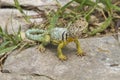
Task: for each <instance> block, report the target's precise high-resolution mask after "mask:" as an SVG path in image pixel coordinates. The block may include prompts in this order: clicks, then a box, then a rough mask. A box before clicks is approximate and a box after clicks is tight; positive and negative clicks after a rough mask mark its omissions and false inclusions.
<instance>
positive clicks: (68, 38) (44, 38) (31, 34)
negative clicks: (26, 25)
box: [26, 19, 88, 61]
mask: <svg viewBox="0 0 120 80" xmlns="http://www.w3.org/2000/svg"><path fill="white" fill-rule="evenodd" d="M87 26H88V23H87V22H86V21H85V20H84V19H80V20H77V21H76V22H75V23H74V24H73V25H71V26H70V27H69V28H68V29H67V28H54V29H51V31H50V32H48V31H46V30H39V29H29V30H28V31H26V37H27V38H28V39H31V40H35V41H39V42H41V44H40V46H39V50H40V51H41V52H44V51H45V47H44V46H45V45H47V44H48V43H52V44H57V45H58V47H57V53H58V55H57V56H58V58H59V59H60V60H62V61H64V60H66V59H67V57H66V56H65V55H64V54H63V53H62V48H64V47H65V46H66V45H67V44H68V43H70V42H74V43H75V44H76V48H77V55H79V56H84V52H83V50H82V48H81V47H80V43H79V40H78V37H79V36H80V35H81V33H82V31H83V29H84V28H86V27H87ZM35 33H36V34H35ZM68 34H69V35H68Z"/></svg>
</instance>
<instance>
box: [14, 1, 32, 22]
mask: <svg viewBox="0 0 120 80" xmlns="http://www.w3.org/2000/svg"><path fill="white" fill-rule="evenodd" d="M14 3H15V7H16V8H17V9H18V10H19V11H20V12H21V13H22V14H23V16H24V19H25V20H26V21H27V22H31V21H30V20H29V17H28V16H27V15H26V14H25V13H24V11H23V9H22V8H21V6H20V4H19V2H18V0H14Z"/></svg>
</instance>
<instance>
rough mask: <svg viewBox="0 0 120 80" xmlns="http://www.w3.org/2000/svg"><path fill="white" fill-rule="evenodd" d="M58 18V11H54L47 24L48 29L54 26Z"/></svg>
mask: <svg viewBox="0 0 120 80" xmlns="http://www.w3.org/2000/svg"><path fill="white" fill-rule="evenodd" d="M58 18H59V15H58V12H56V13H55V14H54V15H53V17H52V18H51V20H50V26H49V28H48V30H51V29H53V28H54V27H55V25H56V23H57V21H58Z"/></svg>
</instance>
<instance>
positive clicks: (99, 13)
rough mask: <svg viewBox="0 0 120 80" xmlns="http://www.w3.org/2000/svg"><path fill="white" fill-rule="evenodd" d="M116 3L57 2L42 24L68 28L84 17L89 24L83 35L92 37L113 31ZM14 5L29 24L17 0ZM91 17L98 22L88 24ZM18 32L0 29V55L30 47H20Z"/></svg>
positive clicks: (99, 1) (102, 1) (28, 18)
mask: <svg viewBox="0 0 120 80" xmlns="http://www.w3.org/2000/svg"><path fill="white" fill-rule="evenodd" d="M56 1H57V0H56ZM118 2H119V0H118ZM118 2H115V3H112V1H111V0H96V1H95V2H94V1H92V0H72V1H70V2H68V3H67V4H66V5H64V6H61V5H60V4H59V2H58V1H57V5H58V9H57V11H55V10H52V11H50V12H49V13H48V14H44V15H45V16H46V21H45V22H44V23H43V24H44V27H46V28H48V29H51V28H54V27H55V26H58V27H59V26H63V27H68V26H69V25H70V24H72V23H73V22H74V21H75V20H77V19H79V18H80V17H84V18H85V19H86V20H87V21H88V23H89V26H88V27H87V28H86V31H85V33H84V34H86V35H87V36H93V35H96V34H97V33H102V32H104V31H105V30H106V29H107V28H110V29H111V28H113V29H114V27H111V25H113V24H112V23H115V21H116V20H117V19H119V18H120V16H119V11H120V7H119V6H120V5H118V4H117V3H118ZM14 3H15V7H16V8H17V9H18V10H19V11H20V12H21V13H22V14H23V16H24V19H25V20H26V21H27V22H29V23H30V24H31V21H30V17H28V15H26V14H25V13H24V11H23V9H22V8H21V6H20V4H19V2H18V0H14ZM114 14H116V15H117V16H116V15H114ZM92 15H94V17H96V19H98V22H94V21H93V22H91V23H90V21H91V16H92ZM94 23H97V24H99V23H101V25H94ZM91 25H93V26H94V27H93V26H92V27H93V29H92V30H91V29H90V28H91ZM114 26H115V25H114ZM33 27H34V26H33ZM20 32H21V28H19V30H18V32H17V33H15V34H9V33H8V32H7V31H3V30H2V28H1V27H0V36H2V37H3V40H4V41H3V42H2V43H1V44H0V54H1V53H2V54H3V53H6V52H9V51H12V50H14V49H16V48H23V47H25V46H26V47H28V46H30V45H29V44H28V43H27V42H25V44H24V46H22V45H23V40H22V38H21V36H20Z"/></svg>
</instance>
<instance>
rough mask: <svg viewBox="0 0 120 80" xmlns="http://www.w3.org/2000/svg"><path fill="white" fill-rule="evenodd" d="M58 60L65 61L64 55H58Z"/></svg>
mask: <svg viewBox="0 0 120 80" xmlns="http://www.w3.org/2000/svg"><path fill="white" fill-rule="evenodd" d="M58 58H59V59H60V60H62V61H65V60H66V59H67V57H66V56H65V55H58Z"/></svg>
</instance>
